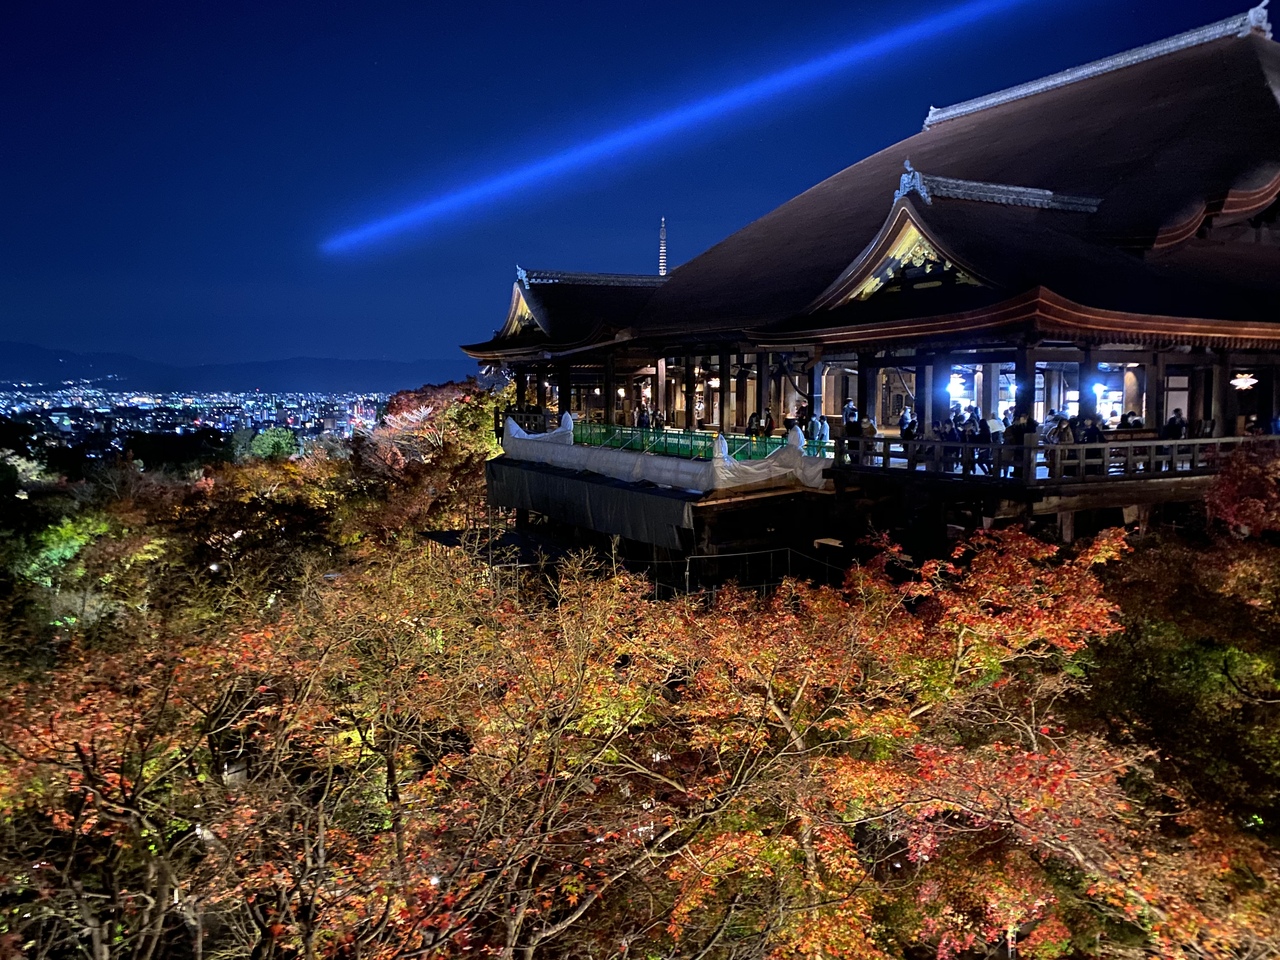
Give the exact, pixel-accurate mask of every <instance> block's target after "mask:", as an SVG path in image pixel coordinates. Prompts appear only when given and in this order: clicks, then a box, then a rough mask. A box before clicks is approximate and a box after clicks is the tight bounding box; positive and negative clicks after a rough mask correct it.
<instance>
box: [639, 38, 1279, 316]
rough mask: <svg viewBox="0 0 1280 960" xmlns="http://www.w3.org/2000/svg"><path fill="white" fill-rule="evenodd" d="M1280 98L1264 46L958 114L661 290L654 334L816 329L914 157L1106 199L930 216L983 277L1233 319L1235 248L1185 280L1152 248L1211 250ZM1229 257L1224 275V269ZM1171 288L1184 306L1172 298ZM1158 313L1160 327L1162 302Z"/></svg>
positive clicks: (960, 175) (1275, 52)
mask: <svg viewBox="0 0 1280 960" xmlns="http://www.w3.org/2000/svg"><path fill="white" fill-rule="evenodd" d="M1278 100H1280V45H1277V44H1276V43H1273V42H1271V41H1269V40H1268V39H1266V37H1265V36H1263V35H1261V34H1260V33H1258V32H1253V33H1249V34H1247V35H1245V36H1235V35H1232V36H1228V37H1222V38H1218V39H1214V40H1211V41H1209V42H1204V43H1200V44H1198V45H1195V46H1189V47H1185V48H1183V49H1178V50H1175V51H1174V52H1171V53H1167V54H1164V55H1161V56H1156V57H1154V58H1148V59H1143V60H1141V61H1139V62H1137V63H1135V64H1133V65H1130V66H1123V67H1119V68H1116V69H1110V70H1108V71H1105V72H1102V73H1098V74H1096V75H1085V76H1083V77H1082V78H1081V79H1077V80H1075V81H1074V82H1071V83H1067V84H1064V85H1059V86H1054V87H1051V88H1049V89H1047V90H1044V91H1042V92H1035V93H1032V94H1029V95H1025V96H1019V97H1016V98H1012V99H1008V100H1005V101H1003V102H996V103H994V104H992V105H988V106H985V107H984V108H983V109H978V110H974V111H972V112H966V113H962V114H959V115H956V116H955V117H954V118H952V119H948V120H947V121H946V122H945V123H941V122H940V123H935V124H934V125H933V126H931V127H930V128H929V129H927V130H925V131H922V132H921V133H918V134H916V135H915V136H912V137H910V138H908V139H907V140H904V141H902V142H900V143H898V144H895V145H894V146H892V147H889V148H888V149H886V150H882V151H880V152H879V153H877V154H875V155H873V156H871V157H868V158H867V159H865V160H863V161H861V162H859V163H856V164H854V165H853V166H851V167H849V168H847V169H845V170H843V171H841V172H840V173H837V174H836V175H835V176H833V177H831V178H829V179H828V180H825V181H823V182H822V183H820V184H818V185H817V186H815V187H813V188H811V189H810V190H807V191H806V192H804V193H803V194H801V195H800V196H798V197H796V198H795V199H793V200H791V201H789V202H788V203H785V204H783V205H782V206H781V207H778V208H777V209H776V210H774V211H773V212H771V213H769V214H767V215H765V216H764V217H762V218H760V219H759V220H757V221H756V222H754V223H752V224H750V225H748V226H747V227H745V228H743V229H742V230H740V231H738V232H737V233H735V234H733V235H732V236H730V237H729V238H727V239H726V240H724V241H722V242H721V243H719V244H717V245H716V246H714V247H712V248H711V249H710V250H708V251H706V252H705V253H703V254H702V255H700V256H698V257H696V258H695V259H693V260H691V261H689V262H688V263H686V264H684V265H682V266H681V267H679V268H678V269H677V270H675V271H674V272H673V273H672V274H671V275H670V276H669V277H668V280H667V283H666V284H664V285H663V286H662V287H661V288H659V289H657V290H656V291H655V293H654V295H653V298H652V299H651V300H650V301H649V303H648V304H647V306H646V307H645V308H644V310H643V311H642V313H641V314H640V317H639V320H638V327H639V328H640V330H641V331H649V330H666V329H679V328H682V327H683V328H702V327H711V328H721V327H727V326H732V325H735V324H736V325H740V326H742V327H760V326H761V325H766V324H770V323H775V322H781V321H785V320H788V319H791V318H794V317H797V316H798V315H801V314H803V313H804V312H805V309H806V307H807V306H808V305H809V304H811V303H813V302H814V300H815V298H817V297H818V295H819V294H821V292H822V291H823V290H825V289H826V288H827V287H828V285H829V284H831V283H832V282H833V280H834V279H835V278H836V277H837V276H839V275H840V274H841V273H842V272H843V271H844V270H845V269H846V268H847V267H848V266H849V265H850V263H852V262H853V261H854V260H855V259H856V258H857V257H858V256H859V254H860V253H861V252H862V251H863V249H864V248H865V247H866V246H867V244H868V243H869V242H870V241H871V240H872V239H873V238H874V237H875V236H876V234H877V232H878V231H879V230H880V228H881V227H882V225H883V224H884V222H885V218H886V216H887V215H888V213H889V211H890V209H891V206H892V203H893V197H894V190H895V187H897V186H898V184H899V179H900V176H901V174H902V171H903V165H904V163H905V161H906V160H907V159H908V158H910V160H911V162H912V164H914V166H915V167H917V168H918V169H920V170H922V171H927V172H928V174H929V175H931V176H933V177H936V178H946V179H947V180H949V181H973V182H976V183H977V184H979V185H986V186H992V187H998V186H1000V185H1017V186H1019V187H1026V188H1033V189H1036V190H1041V191H1050V192H1052V193H1053V194H1064V195H1067V196H1071V197H1076V198H1096V199H1097V200H1098V201H1099V203H1098V208H1097V212H1096V213H1093V214H1084V213H1075V212H1067V211H1058V210H1053V209H1043V210H1035V209H1029V208H1027V207H1025V206H1022V207H1014V206H1011V205H1003V204H1000V203H994V202H967V201H965V200H958V199H949V200H946V201H945V203H935V204H932V205H930V206H929V207H928V208H927V211H926V213H925V217H926V218H927V219H928V220H929V222H930V223H934V222H935V221H936V222H937V223H938V228H939V229H940V230H943V231H946V232H948V233H949V234H951V240H952V241H953V242H954V243H955V244H956V245H957V246H968V247H969V248H972V249H973V250H974V251H977V253H975V254H971V256H970V262H971V263H972V264H973V265H974V266H975V267H976V268H978V269H979V270H980V271H981V272H983V273H984V274H992V275H1003V276H1007V277H1008V278H1009V281H1010V282H1011V283H1014V282H1016V283H1019V284H1025V286H1023V287H1022V289H1027V288H1028V287H1029V286H1031V285H1035V284H1045V285H1050V286H1053V288H1054V289H1055V290H1058V291H1059V292H1060V293H1062V294H1063V295H1064V296H1068V297H1070V298H1072V299H1073V300H1078V301H1079V302H1084V303H1090V304H1094V305H1096V306H1098V307H1099V308H1103V309H1125V310H1134V309H1137V310H1141V309H1144V306H1143V300H1142V297H1143V296H1152V297H1154V296H1158V299H1159V300H1160V306H1161V307H1163V306H1164V305H1165V304H1167V302H1168V301H1169V300H1175V301H1176V303H1174V306H1175V307H1177V306H1178V305H1179V304H1181V309H1191V308H1192V305H1195V308H1196V309H1201V308H1206V309H1215V308H1216V307H1215V303H1222V305H1224V306H1225V302H1221V301H1219V300H1217V299H1216V298H1217V296H1218V294H1219V293H1220V290H1219V289H1218V287H1220V286H1221V285H1226V286H1227V287H1230V286H1231V285H1232V284H1233V283H1234V282H1235V280H1236V279H1237V277H1238V279H1239V280H1240V281H1241V282H1242V283H1243V282H1248V283H1250V284H1253V282H1254V280H1255V279H1256V276H1255V275H1254V273H1253V271H1254V270H1255V269H1256V268H1257V263H1256V260H1255V263H1254V264H1253V265H1252V266H1250V267H1245V266H1244V265H1243V264H1241V265H1240V266H1233V263H1235V262H1236V258H1235V254H1234V251H1232V250H1230V249H1223V250H1219V251H1217V252H1216V254H1215V252H1214V251H1213V250H1202V251H1200V252H1199V253H1198V254H1197V257H1196V269H1195V270H1192V271H1190V272H1188V273H1187V274H1186V276H1185V277H1181V271H1180V268H1181V266H1182V263H1183V261H1182V260H1180V259H1179V258H1177V257H1174V258H1172V259H1170V260H1168V261H1167V263H1164V264H1159V263H1157V262H1156V261H1155V260H1153V261H1152V262H1151V263H1146V262H1144V260H1143V259H1142V257H1141V251H1142V249H1144V248H1150V247H1151V246H1153V245H1154V244H1155V241H1156V238H1157V235H1159V234H1160V232H1161V230H1162V229H1163V228H1167V226H1168V224H1169V223H1170V222H1171V220H1173V219H1176V217H1177V216H1178V215H1179V214H1180V212H1181V215H1182V217H1183V219H1184V220H1186V219H1187V217H1188V216H1190V217H1191V219H1193V220H1195V223H1194V224H1193V226H1192V228H1191V230H1190V233H1189V234H1188V237H1190V236H1194V234H1195V232H1196V228H1198V227H1199V220H1200V216H1199V215H1195V211H1196V210H1197V209H1198V208H1197V205H1199V209H1203V211H1204V212H1207V213H1213V212H1215V211H1216V210H1220V209H1222V207H1223V205H1224V202H1225V201H1226V200H1227V199H1228V198H1229V197H1230V196H1231V195H1232V191H1233V186H1234V185H1237V184H1239V183H1240V182H1242V180H1245V181H1249V180H1250V177H1251V176H1252V177H1253V179H1254V180H1257V179H1258V176H1256V175H1255V174H1256V172H1257V171H1262V170H1264V169H1270V168H1272V167H1273V166H1274V165H1275V164H1276V163H1277V162H1280V104H1278ZM1250 182H1252V181H1250ZM1276 187H1277V188H1278V189H1280V182H1277V184H1276ZM1273 198H1274V195H1272V199H1273ZM1263 200H1265V201H1267V202H1269V199H1268V198H1263ZM1263 205H1264V206H1265V205H1266V204H1265V203H1263ZM944 206H945V207H946V208H947V210H944V209H943V208H944ZM953 208H954V209H953ZM1014 210H1016V211H1017V212H1016V213H1014V214H1011V213H1010V211H1014ZM957 211H959V212H957ZM1188 211H1190V213H1188ZM943 221H946V223H945V225H944V223H943ZM1004 230H1008V231H1011V232H1009V233H1003V234H1002V232H1001V231H1004ZM1277 254H1280V251H1277V250H1276V249H1274V248H1272V249H1271V250H1270V251H1268V252H1266V253H1255V254H1251V255H1250V256H1252V257H1255V258H1256V257H1261V258H1262V259H1263V260H1264V261H1265V262H1266V263H1267V264H1268V271H1269V276H1268V280H1267V282H1266V283H1265V284H1264V285H1263V286H1264V287H1265V288H1266V289H1265V290H1258V289H1256V284H1255V285H1254V286H1255V289H1254V290H1253V295H1254V296H1255V298H1256V297H1257V296H1258V295H1261V294H1267V293H1269V294H1270V295H1272V296H1273V298H1274V296H1275V295H1280V255H1277ZM979 255H980V257H981V260H980V261H979V260H975V259H974V258H975V256H979ZM1215 256H1216V257H1217V260H1218V261H1219V262H1211V261H1214V260H1215ZM1246 259H1247V258H1246ZM1271 266H1274V268H1275V269H1270V267H1271ZM1050 274H1052V277H1051V276H1050ZM1206 278H1212V283H1210V284H1209V285H1208V286H1205V287H1204V288H1203V289H1202V290H1201V293H1202V294H1203V295H1197V296H1189V295H1187V294H1188V293H1189V292H1190V288H1195V287H1196V285H1197V283H1200V282H1201V281H1205V282H1207V280H1206ZM1051 279H1052V281H1053V283H1050V280H1051ZM1162 283H1163V284H1166V285H1169V284H1171V285H1172V286H1173V287H1177V288H1179V290H1180V291H1181V293H1182V294H1183V295H1182V296H1168V295H1166V294H1164V293H1161V284H1162ZM1059 284H1060V285H1061V286H1058V285H1059ZM1137 288H1141V291H1144V292H1143V293H1141V294H1140V293H1139V290H1138V289H1137ZM1150 308H1151V312H1153V313H1154V312H1161V311H1160V310H1159V309H1157V304H1155V303H1152V304H1150Z"/></svg>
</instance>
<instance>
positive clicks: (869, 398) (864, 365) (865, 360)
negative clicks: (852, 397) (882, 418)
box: [855, 353, 877, 420]
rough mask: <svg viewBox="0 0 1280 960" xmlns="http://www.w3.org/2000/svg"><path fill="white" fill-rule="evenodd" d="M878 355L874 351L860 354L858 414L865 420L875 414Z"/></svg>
mask: <svg viewBox="0 0 1280 960" xmlns="http://www.w3.org/2000/svg"><path fill="white" fill-rule="evenodd" d="M875 362H876V355H875V354H874V353H859V354H858V399H857V400H856V401H855V402H856V403H857V405H858V416H860V417H862V418H863V419H864V420H865V419H867V418H868V417H874V416H875V407H874V404H875V390H874V385H875V379H876V373H877V371H876V368H875Z"/></svg>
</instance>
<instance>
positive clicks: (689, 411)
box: [684, 354, 698, 431]
mask: <svg viewBox="0 0 1280 960" xmlns="http://www.w3.org/2000/svg"><path fill="white" fill-rule="evenodd" d="M697 401H698V391H697V387H696V384H695V383H694V357H693V355H692V354H686V355H685V358H684V428H685V429H686V430H689V431H692V430H693V429H694V428H695V427H697V424H696V423H695V422H694V419H693V411H694V409H695V408H696V406H697Z"/></svg>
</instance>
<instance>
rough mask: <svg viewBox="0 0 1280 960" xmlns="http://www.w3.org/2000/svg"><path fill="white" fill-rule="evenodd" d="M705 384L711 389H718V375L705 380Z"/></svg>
mask: <svg viewBox="0 0 1280 960" xmlns="http://www.w3.org/2000/svg"><path fill="white" fill-rule="evenodd" d="M707 386H708V387H710V388H711V389H712V390H719V389H720V378H719V377H712V378H711V379H710V380H708V381H707Z"/></svg>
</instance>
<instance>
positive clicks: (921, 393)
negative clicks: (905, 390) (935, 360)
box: [911, 356, 929, 429]
mask: <svg viewBox="0 0 1280 960" xmlns="http://www.w3.org/2000/svg"><path fill="white" fill-rule="evenodd" d="M911 373H912V376H913V379H914V380H915V388H916V395H915V401H914V402H913V403H912V405H911V415H912V416H913V417H915V419H916V421H917V423H918V424H919V425H920V427H921V428H924V429H927V428H928V426H929V421H928V420H926V419H925V416H926V414H927V413H928V407H929V365H928V364H927V363H925V362H924V358H923V357H919V356H917V358H916V365H915V366H914V367H912V368H911Z"/></svg>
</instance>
